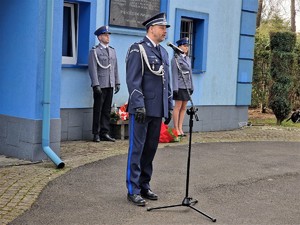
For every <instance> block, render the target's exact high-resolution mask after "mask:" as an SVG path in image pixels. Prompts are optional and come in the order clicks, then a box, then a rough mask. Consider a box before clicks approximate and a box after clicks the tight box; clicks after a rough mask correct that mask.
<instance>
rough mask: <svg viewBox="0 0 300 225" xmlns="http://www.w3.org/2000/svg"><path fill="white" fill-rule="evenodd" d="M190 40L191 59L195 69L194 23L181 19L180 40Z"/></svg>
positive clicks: (190, 20)
mask: <svg viewBox="0 0 300 225" xmlns="http://www.w3.org/2000/svg"><path fill="white" fill-rule="evenodd" d="M184 37H188V38H189V44H190V48H189V57H190V58H191V61H192V68H193V67H194V53H193V38H194V21H193V20H192V19H188V18H182V19H181V29H180V38H184Z"/></svg>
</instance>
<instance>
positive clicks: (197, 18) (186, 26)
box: [174, 9, 209, 74]
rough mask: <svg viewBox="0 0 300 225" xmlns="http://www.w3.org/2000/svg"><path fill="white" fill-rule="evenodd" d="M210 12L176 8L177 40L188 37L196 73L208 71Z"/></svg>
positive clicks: (190, 54)
mask: <svg viewBox="0 0 300 225" xmlns="http://www.w3.org/2000/svg"><path fill="white" fill-rule="evenodd" d="M208 18H209V17H208V14H206V13H201V12H194V11H188V10H183V9H176V24H175V35H174V37H175V40H179V39H180V38H183V37H188V38H189V41H190V45H191V46H190V52H189V56H190V57H191V62H192V68H193V73H194V74H200V73H203V72H205V71H206V55H207V36H208Z"/></svg>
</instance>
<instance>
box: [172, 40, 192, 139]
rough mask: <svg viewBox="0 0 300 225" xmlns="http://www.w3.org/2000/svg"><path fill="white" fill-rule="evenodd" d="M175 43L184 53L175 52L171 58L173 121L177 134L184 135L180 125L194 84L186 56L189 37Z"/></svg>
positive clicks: (189, 63)
mask: <svg viewBox="0 0 300 225" xmlns="http://www.w3.org/2000/svg"><path fill="white" fill-rule="evenodd" d="M176 43H177V46H178V48H179V49H181V50H182V51H183V52H184V53H183V54H177V53H175V55H174V57H173V58H172V60H171V69H172V78H173V79H172V82H173V86H172V87H173V100H175V107H174V111H173V122H174V128H175V129H176V131H177V133H178V136H181V137H184V136H186V135H185V134H184V133H183V130H182V125H183V120H184V115H185V113H186V105H187V102H188V101H189V100H190V95H192V94H193V91H194V86H193V78H192V66H191V60H190V58H189V56H188V52H189V39H188V38H187V37H185V38H181V39H180V40H178V41H176Z"/></svg>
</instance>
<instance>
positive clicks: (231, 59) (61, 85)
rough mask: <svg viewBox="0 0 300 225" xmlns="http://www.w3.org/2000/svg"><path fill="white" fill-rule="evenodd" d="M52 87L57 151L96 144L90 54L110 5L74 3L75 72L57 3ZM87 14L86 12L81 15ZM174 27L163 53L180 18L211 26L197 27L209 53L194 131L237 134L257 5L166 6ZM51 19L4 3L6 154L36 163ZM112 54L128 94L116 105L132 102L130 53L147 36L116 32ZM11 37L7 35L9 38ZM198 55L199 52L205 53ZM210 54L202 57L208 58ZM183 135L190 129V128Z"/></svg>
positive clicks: (0, 13)
mask: <svg viewBox="0 0 300 225" xmlns="http://www.w3.org/2000/svg"><path fill="white" fill-rule="evenodd" d="M53 2H54V9H53V12H54V18H55V19H54V21H53V33H52V41H53V49H52V52H53V56H52V74H51V76H52V81H51V102H50V105H51V106H50V108H51V145H52V147H53V148H54V149H55V150H56V151H57V152H59V150H60V141H61V140H78V139H89V138H91V135H92V134H91V121H92V120H91V117H92V104H93V99H92V89H91V87H90V78H89V75H88V68H87V55H88V51H89V49H90V48H91V47H92V46H93V45H95V44H98V41H97V39H96V37H95V36H94V35H93V32H94V30H95V29H96V28H98V27H100V26H102V25H108V22H109V21H108V17H109V2H110V1H109V0H69V1H68V2H74V3H78V4H79V5H80V8H81V10H82V11H83V12H84V16H83V17H81V20H80V23H79V31H78V32H79V35H80V36H81V38H80V40H79V46H78V51H79V53H78V54H79V57H78V63H77V64H76V65H66V64H62V30H63V5H64V1H63V0H54V1H53ZM82 11H81V12H82ZM161 11H164V12H166V13H167V17H168V18H167V19H168V22H169V24H171V27H170V28H169V29H168V36H167V39H166V40H165V41H164V42H163V43H162V45H163V46H164V47H165V48H166V49H167V51H168V52H169V55H170V58H171V57H172V55H173V51H172V49H171V48H169V47H167V46H166V43H167V42H168V41H170V42H173V43H174V42H175V41H176V40H177V39H178V38H179V31H180V22H179V21H180V18H181V17H182V16H184V17H196V18H198V19H199V20H201V21H204V22H203V23H201V24H200V25H199V27H197V29H201V33H202V34H203V35H202V36H199V37H197V40H196V41H199V40H200V39H201V40H203V46H201V47H202V49H198V50H197V51H196V54H198V52H200V51H201V52H203V54H202V53H201V54H202V56H201V57H202V58H201V60H200V61H199V64H197V65H196V67H197V68H196V69H195V70H194V71H193V79H194V85H195V91H194V94H193V102H194V104H195V105H196V106H197V107H198V108H199V111H198V112H199V115H198V116H199V119H200V120H199V121H198V122H197V123H195V124H194V131H213V130H224V129H235V128H237V127H239V124H240V122H245V121H247V118H248V114H247V110H248V105H249V104H250V101H251V82H252V72H253V71H252V67H253V47H254V33H255V16H256V11H257V0H230V1H219V0H201V1H199V0H186V4H182V1H181V0H161ZM45 12H46V1H43V0H26V1H19V0H1V1H0V29H1V34H2V35H1V39H0V57H1V61H0V71H1V72H0V73H1V74H0V154H5V155H9V156H16V157H19V158H26V159H31V160H38V159H41V158H45V155H43V154H42V153H40V152H41V151H40V148H41V122H42V112H43V107H42V103H43V102H42V101H43V100H42V99H43V80H44V79H43V76H44V74H45V66H44V65H45V30H46V29H45V16H46V15H45ZM111 31H112V35H111V43H110V44H111V46H113V47H114V48H115V49H116V51H117V58H118V64H119V73H120V81H121V90H120V92H119V93H118V94H116V95H114V99H113V102H116V103H117V105H121V104H124V103H125V102H126V101H127V98H128V93H127V87H126V79H125V58H126V53H127V49H128V48H129V46H130V45H131V44H132V43H134V42H136V41H139V40H141V39H142V38H143V36H144V35H145V30H137V29H125V28H120V27H111ZM3 34H5V35H3ZM198 48H199V47H198ZM202 50H203V51H202ZM184 123H185V125H184V126H185V127H184V129H186V130H187V129H188V126H187V124H188V121H185V122H184Z"/></svg>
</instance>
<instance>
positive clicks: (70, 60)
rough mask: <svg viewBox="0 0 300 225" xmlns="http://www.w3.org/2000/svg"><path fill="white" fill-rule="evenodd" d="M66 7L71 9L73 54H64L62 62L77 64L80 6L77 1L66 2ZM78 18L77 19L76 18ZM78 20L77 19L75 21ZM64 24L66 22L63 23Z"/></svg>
mask: <svg viewBox="0 0 300 225" xmlns="http://www.w3.org/2000/svg"><path fill="white" fill-rule="evenodd" d="M75 5H77V6H76V7H77V16H75ZM64 7H69V8H70V9H71V15H70V16H71V18H70V19H71V28H70V29H71V39H72V40H71V42H72V53H73V56H63V55H62V64H69V65H76V64H77V56H78V51H77V50H78V47H77V46H78V29H76V27H77V28H78V18H79V17H78V15H79V7H78V4H76V3H69V2H64ZM63 18H64V17H63ZM75 18H77V19H75ZM75 20H76V21H75ZM63 24H64V23H63Z"/></svg>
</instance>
